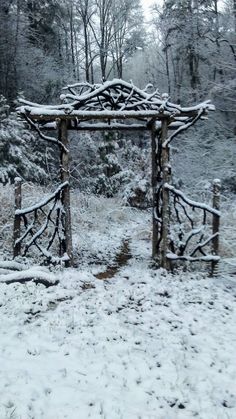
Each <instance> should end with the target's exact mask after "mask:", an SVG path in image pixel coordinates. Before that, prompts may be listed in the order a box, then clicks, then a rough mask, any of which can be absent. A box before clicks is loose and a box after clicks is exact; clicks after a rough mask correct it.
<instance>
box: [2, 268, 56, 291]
mask: <svg viewBox="0 0 236 419" xmlns="http://www.w3.org/2000/svg"><path fill="white" fill-rule="evenodd" d="M30 281H33V282H35V283H36V284H43V285H44V286H45V287H51V286H53V285H57V284H58V283H59V281H58V280H57V279H56V278H55V277H54V275H52V274H50V273H46V272H40V271H37V270H36V269H34V268H32V269H27V270H25V271H21V272H13V273H9V274H6V275H0V283H5V284H14V283H15V282H19V283H21V284H24V283H25V282H30Z"/></svg>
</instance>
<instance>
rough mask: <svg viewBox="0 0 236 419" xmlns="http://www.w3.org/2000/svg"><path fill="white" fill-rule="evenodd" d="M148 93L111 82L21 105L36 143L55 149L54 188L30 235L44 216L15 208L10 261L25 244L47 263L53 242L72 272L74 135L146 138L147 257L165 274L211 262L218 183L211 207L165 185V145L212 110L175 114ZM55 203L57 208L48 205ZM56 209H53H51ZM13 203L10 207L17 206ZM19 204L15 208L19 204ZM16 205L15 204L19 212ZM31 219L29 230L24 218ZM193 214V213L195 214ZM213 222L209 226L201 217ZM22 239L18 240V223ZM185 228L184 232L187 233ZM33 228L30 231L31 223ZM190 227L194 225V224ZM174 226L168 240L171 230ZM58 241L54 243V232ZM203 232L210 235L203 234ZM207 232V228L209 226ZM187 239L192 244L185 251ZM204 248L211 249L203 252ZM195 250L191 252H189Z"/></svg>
mask: <svg viewBox="0 0 236 419" xmlns="http://www.w3.org/2000/svg"><path fill="white" fill-rule="evenodd" d="M150 89H151V86H149V85H148V86H147V87H146V89H144V90H140V89H139V88H137V87H136V86H134V85H133V84H132V83H127V82H125V81H123V80H118V79H114V80H113V81H107V82H105V83H104V84H96V85H90V84H88V83H77V84H74V85H69V86H67V87H66V88H64V89H63V90H64V93H63V94H62V95H61V97H60V99H61V102H62V103H61V104H60V105H53V106H49V105H39V104H35V103H31V102H28V101H26V100H22V99H21V100H20V102H21V104H22V106H21V107H20V108H18V112H19V114H20V115H21V116H22V117H23V118H25V120H26V121H27V122H28V123H29V125H30V126H31V127H32V128H33V129H35V130H36V131H37V132H38V134H39V135H40V137H41V138H42V139H43V140H46V141H48V142H50V143H53V144H56V145H57V146H58V147H59V150H60V156H61V157H60V161H61V167H60V169H61V175H60V177H61V186H59V188H58V189H57V191H56V192H55V193H54V194H53V197H52V199H51V200H50V201H48V202H47V203H49V202H51V201H52V203H53V209H51V210H49V212H50V211H51V212H50V215H49V216H47V215H46V221H44V224H43V226H42V227H41V228H39V229H38V230H37V231H35V230H34V228H35V225H36V220H37V214H38V212H39V211H40V212H42V211H44V206H45V205H42V203H41V204H40V203H39V204H38V205H36V206H34V208H32V211H29V209H20V208H16V213H15V237H14V256H17V255H18V254H20V251H21V248H22V246H23V242H24V241H25V239H26V238H27V237H30V239H27V240H28V241H27V243H26V244H25V245H24V246H23V248H24V254H26V253H27V251H28V249H29V248H30V246H31V245H34V246H36V247H37V248H38V250H39V251H40V252H41V253H42V254H44V256H45V255H47V257H49V258H50V248H51V245H52V242H53V238H55V237H56V236H58V237H59V238H60V240H59V242H60V253H59V255H60V257H61V258H64V259H66V260H67V265H68V266H70V265H73V250H72V236H71V216H70V184H69V182H70V169H69V149H70V144H69V137H68V130H76V131H84V130H87V131H121V130H124V131H130V130H131V131H134V130H137V131H149V132H150V134H151V143H152V189H153V235H152V256H153V258H154V259H156V260H157V261H158V263H159V266H162V267H164V268H166V269H170V267H171V261H173V260H176V259H180V260H181V259H182V260H183V259H184V260H189V261H195V260H202V261H207V262H211V263H212V267H214V266H215V264H216V263H217V261H218V259H219V256H218V249H219V231H218V230H219V217H220V213H219V184H218V183H215V186H214V196H215V198H214V205H213V206H214V207H215V208H211V207H209V206H207V205H204V204H199V203H197V202H195V201H191V200H189V199H188V198H187V197H186V196H185V195H184V194H183V193H182V192H181V191H178V190H177V189H175V188H174V187H173V185H172V184H171V165H170V147H169V146H170V143H171V142H172V140H173V139H174V138H175V137H176V136H177V135H178V134H180V133H181V132H183V131H184V130H187V129H188V128H189V127H190V126H193V125H194V124H195V123H196V122H197V121H198V120H201V119H206V116H207V114H208V112H209V111H212V110H214V106H213V105H212V104H211V103H210V101H205V102H202V103H200V104H198V105H196V106H192V107H184V108H183V107H181V106H180V105H177V104H173V103H171V102H170V101H169V97H168V95H167V94H163V95H160V93H159V91H158V90H155V91H151V92H150ZM45 130H47V131H49V130H54V131H55V130H57V131H58V136H57V138H55V137H51V136H48V135H46V134H45ZM55 200H56V201H57V203H56V204H55ZM59 201H60V205H59V206H58V202H59ZM17 202H18V201H17V199H16V205H17ZM18 204H19V202H18ZM18 206H19V205H18ZM59 207H60V208H61V209H60V212H57V215H56V217H55V218H54V220H53V222H54V226H55V228H54V233H53V235H52V237H50V238H49V243H48V246H47V248H46V250H45V249H42V248H41V246H40V245H39V244H38V243H39V238H40V235H41V234H43V233H44V232H45V230H46V229H47V227H48V224H49V221H52V211H53V210H54V209H55V208H59ZM196 208H198V209H199V210H201V211H202V214H203V218H202V221H201V222H199V219H198V221H196V218H197V217H195V214H194V215H193V214H192V215H191V214H190V212H191V211H192V212H193V211H195V210H196ZM30 212H31V213H32V212H33V213H34V219H33V221H32V222H31V224H29V223H28V222H27V221H26V215H27V214H29V213H30ZM195 212H196V211H195ZM209 214H210V215H211V216H212V217H213V220H211V221H210V222H209V220H208V215H209ZM22 220H23V222H24V228H25V229H24V232H22V233H21V221H22ZM186 222H189V224H190V226H189V227H187V223H186ZM32 223H33V224H32ZM195 223H197V225H195ZM176 224H178V225H179V227H178V228H177V230H178V231H177V234H176V235H175V238H174V237H173V236H174V233H175V232H174V231H173V228H172V227H173V226H175V225H176ZM60 226H62V228H61V231H62V232H63V234H62V235H61V236H60V233H59V230H60ZM209 226H210V229H211V230H212V231H211V233H210V232H209ZM212 226H213V227H212ZM193 239H194V240H195V241H196V243H195V245H191V243H192V241H193ZM209 245H210V246H209ZM194 246H195V247H194Z"/></svg>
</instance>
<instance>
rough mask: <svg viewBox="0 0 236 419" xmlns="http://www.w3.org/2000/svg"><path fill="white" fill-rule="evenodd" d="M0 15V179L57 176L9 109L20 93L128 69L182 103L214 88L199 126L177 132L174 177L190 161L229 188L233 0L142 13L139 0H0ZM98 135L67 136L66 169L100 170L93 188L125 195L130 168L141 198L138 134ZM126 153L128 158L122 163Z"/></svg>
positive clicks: (235, 49)
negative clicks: (71, 157)
mask: <svg viewBox="0 0 236 419" xmlns="http://www.w3.org/2000/svg"><path fill="white" fill-rule="evenodd" d="M0 25H1V34H0V57H1V58H0V94H1V98H0V161H1V171H0V178H1V181H2V182H3V183H6V182H8V181H9V180H11V181H12V179H13V177H14V176H16V175H21V176H22V177H23V179H26V180H34V181H35V180H36V181H39V182H44V181H46V182H48V181H49V180H52V181H53V180H55V179H54V175H53V174H52V172H53V170H52V168H54V167H55V166H54V164H53V160H52V158H51V157H52V150H51V149H50V147H49V148H46V153H45V145H44V144H42V141H41V144H40V142H38V140H37V135H36V134H35V133H33V132H32V131H31V132H30V131H29V130H28V127H26V126H25V124H24V123H23V122H22V121H20V120H18V119H17V117H16V114H15V112H14V107H15V104H16V99H17V97H18V96H24V97H26V98H27V99H29V100H32V101H34V102H38V103H46V104H50V103H58V101H59V95H60V91H61V88H62V87H63V86H64V85H67V84H68V83H74V82H77V81H87V82H88V83H100V82H101V81H105V80H108V79H113V78H114V77H116V78H123V79H125V80H130V79H132V81H133V83H134V84H136V85H137V86H139V87H141V88H144V87H145V86H146V85H147V84H149V83H151V84H152V85H153V86H154V88H157V87H158V88H159V90H160V92H168V93H169V95H170V97H171V100H172V101H173V102H176V103H181V104H182V105H187V104H192V103H196V102H197V101H199V100H203V99H205V98H211V99H212V101H213V103H214V104H215V105H216V109H217V111H216V113H215V114H214V115H213V116H212V115H211V117H210V120H209V121H208V122H207V123H206V124H205V125H204V126H201V127H198V128H197V133H194V132H193V131H192V132H190V134H189V133H188V135H187V136H184V135H183V136H182V137H183V138H182V139H181V141H177V145H178V150H179V151H180V152H178V150H177V151H176V150H175V149H174V150H173V158H174V159H176V160H177V165H176V170H177V173H176V177H177V178H178V179H179V178H181V179H180V182H183V183H184V182H187V183H188V184H191V181H190V179H189V175H191V171H192V167H193V166H194V167H196V169H195V178H196V177H200V178H201V176H202V180H203V179H204V178H207V180H209V179H210V178H211V177H212V176H213V177H214V176H215V175H216V174H217V175H218V174H219V176H221V177H222V178H223V184H224V185H225V186H226V188H228V189H229V190H230V192H235V191H236V186H235V185H236V175H235V162H234V160H233V154H234V151H235V130H236V126H235V112H236V106H235V91H236V79H235V68H236V66H235V61H236V1H235V0H225V1H224V2H222V1H218V0H179V1H178V2H176V1H173V0H166V1H164V2H163V5H162V6H160V5H159V4H156V5H155V4H154V5H153V7H152V9H151V13H150V17H149V19H148V22H147V19H146V20H145V16H144V12H143V9H142V4H141V2H140V0H120V1H119V2H117V1H115V0H63V1H58V0H47V1H46V0H42V1H40V2H38V1H36V0H3V1H2V2H1V6H0ZM80 135H81V134H80ZM104 135H105V137H104V136H103V137H102V138H99V141H98V139H97V138H96V136H92V137H91V136H90V135H87V134H85V135H81V141H80V146H79V147H78V142H77V141H76V139H75V141H74V142H73V141H72V147H73V148H74V151H75V153H76V152H77V153H78V159H77V160H76V162H74V163H73V167H72V176H73V177H74V179H75V180H76V181H77V184H78V182H79V184H80V187H81V184H84V185H85V187H87V184H88V183H90V185H91V175H92V177H93V179H97V181H96V182H95V184H94V185H92V186H91V188H92V192H96V193H97V192H99V193H105V194H106V195H107V196H112V195H113V194H114V193H116V192H117V191H118V190H119V187H120V185H124V186H125V187H124V190H125V192H124V193H127V185H129V187H128V189H130V191H129V194H130V196H132V191H131V190H133V189H135V187H136V186H135V185H133V184H132V185H131V181H133V171H135V172H136V174H137V181H136V184H139V185H141V191H140V190H139V193H138V195H139V197H138V200H140V199H142V198H141V197H142V192H143V191H145V188H146V186H145V182H147V176H149V171H148V170H147V167H148V163H147V161H145V156H144V154H145V146H144V145H143V144H144V143H145V141H143V140H142V139H139V140H138V141H135V140H134V139H132V138H130V137H129V138H128V139H126V140H127V141H123V138H121V137H120V136H117V135H116V134H115V135H112V136H110V137H109V136H107V135H106V134H104ZM196 138H197V141H195V139H196ZM107 139H110V141H108V142H107ZM104 140H105V142H104ZM193 142H194V147H193ZM78 148H79V149H80V151H78ZM81 149H82V152H81ZM146 154H147V153H146ZM199 154H200V155H201V162H200V164H198V160H199ZM131 155H133V156H135V158H134V159H133V160H134V162H132V165H131V167H130V171H129V170H127V166H128V165H129V162H130V156H131ZM147 159H148V157H146V160H147ZM135 162H136V166H135V167H136V169H135V168H134V167H133V166H134V165H135ZM186 162H187V163H188V164H186ZM140 168H141V171H140ZM86 176H87V180H86ZM182 178H183V179H182ZM192 178H193V177H192ZM45 179H46V180H45ZM192 180H194V179H192ZM75 185H76V183H75ZM130 185H131V186H130ZM139 189H140V188H139ZM131 201H132V198H131Z"/></svg>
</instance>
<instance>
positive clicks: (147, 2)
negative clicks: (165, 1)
mask: <svg viewBox="0 0 236 419" xmlns="http://www.w3.org/2000/svg"><path fill="white" fill-rule="evenodd" d="M141 3H142V6H143V10H144V13H145V16H146V17H147V18H148V17H149V16H150V10H149V8H150V6H152V4H154V3H159V4H161V3H162V0H141Z"/></svg>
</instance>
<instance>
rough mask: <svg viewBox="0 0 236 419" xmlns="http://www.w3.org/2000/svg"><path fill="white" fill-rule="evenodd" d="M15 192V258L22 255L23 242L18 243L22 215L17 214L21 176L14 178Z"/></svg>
mask: <svg viewBox="0 0 236 419" xmlns="http://www.w3.org/2000/svg"><path fill="white" fill-rule="evenodd" d="M14 185H15V188H14V194H15V205H14V225H13V258H15V257H16V256H19V255H20V251H21V244H20V243H17V240H18V239H19V238H20V224H21V217H20V216H19V215H16V213H15V211H16V210H18V209H21V202H22V196H21V178H20V177H16V178H15V179H14Z"/></svg>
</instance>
